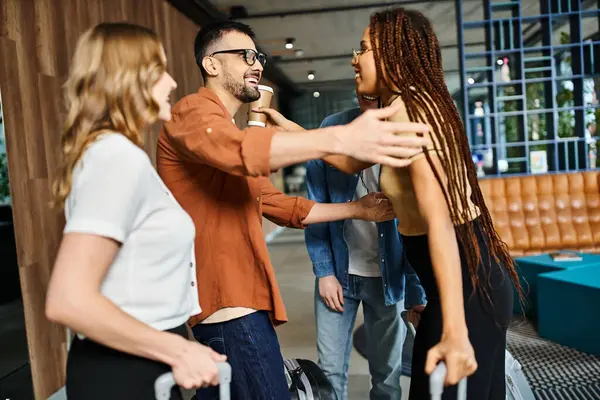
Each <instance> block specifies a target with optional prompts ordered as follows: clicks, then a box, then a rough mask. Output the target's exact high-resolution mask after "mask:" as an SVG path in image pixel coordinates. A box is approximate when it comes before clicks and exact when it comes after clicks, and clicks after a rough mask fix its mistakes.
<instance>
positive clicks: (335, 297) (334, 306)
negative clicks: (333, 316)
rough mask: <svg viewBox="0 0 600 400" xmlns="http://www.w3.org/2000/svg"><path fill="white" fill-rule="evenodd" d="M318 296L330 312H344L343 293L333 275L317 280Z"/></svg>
mask: <svg viewBox="0 0 600 400" xmlns="http://www.w3.org/2000/svg"><path fill="white" fill-rule="evenodd" d="M319 296H321V298H322V299H323V301H324V302H325V304H326V305H327V307H329V308H330V309H331V310H333V311H339V312H344V293H343V290H342V285H340V283H339V282H338V280H337V278H336V277H335V275H330V276H325V277H323V278H319Z"/></svg>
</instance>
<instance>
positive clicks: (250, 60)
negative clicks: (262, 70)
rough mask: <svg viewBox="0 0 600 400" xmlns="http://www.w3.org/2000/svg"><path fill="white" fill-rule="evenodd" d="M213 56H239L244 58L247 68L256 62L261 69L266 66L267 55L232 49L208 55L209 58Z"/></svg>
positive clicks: (254, 51)
mask: <svg viewBox="0 0 600 400" xmlns="http://www.w3.org/2000/svg"><path fill="white" fill-rule="evenodd" d="M215 54H239V55H241V56H244V61H246V64H248V65H249V66H253V65H254V64H255V63H256V60H258V62H259V63H260V65H262V66H263V67H264V66H265V65H267V55H266V54H264V53H260V52H258V51H256V50H253V49H233V50H221V51H215V52H214V53H212V54H211V55H209V57H212V56H214V55H215Z"/></svg>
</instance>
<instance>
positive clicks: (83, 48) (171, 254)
mask: <svg viewBox="0 0 600 400" xmlns="http://www.w3.org/2000/svg"><path fill="white" fill-rule="evenodd" d="M176 87H177V85H176V83H175V81H174V80H173V78H171V76H170V75H169V74H168V73H167V60H166V57H165V52H164V49H163V46H162V44H161V43H160V41H159V39H158V37H157V36H156V34H155V33H154V32H153V31H151V30H149V29H147V28H144V27H141V26H138V25H132V24H126V23H103V24H99V25H97V26H95V27H93V28H91V29H90V30H88V31H87V32H85V33H84V34H83V35H82V36H81V38H80V39H79V41H78V42H77V46H76V48H75V54H74V56H73V61H72V64H71V71H70V75H69V78H68V80H67V82H66V84H65V94H66V100H67V109H68V114H67V119H66V122H65V127H64V130H63V133H62V140H61V144H62V168H61V169H60V171H59V173H58V175H57V178H58V179H57V181H56V184H55V187H54V189H55V190H54V193H55V200H56V203H57V205H58V206H60V207H61V208H62V207H63V206H64V208H65V214H66V222H67V223H66V226H65V228H64V235H63V238H62V241H61V244H60V248H59V250H58V255H57V257H56V262H55V264H54V269H53V270H52V277H51V279H50V285H49V287H48V294H47V300H46V316H47V317H48V318H49V319H50V320H52V321H54V322H57V323H60V324H63V325H66V326H68V327H69V328H71V329H72V330H73V331H75V332H77V336H76V337H75V338H74V340H73V342H72V345H71V348H70V351H69V358H68V361H67V396H68V398H69V400H77V399H85V400H96V399H97V400H107V399H111V400H120V399H123V400H125V399H154V398H155V394H154V380H155V379H156V378H157V377H158V376H159V375H160V374H162V373H164V372H167V371H171V370H172V371H173V374H174V376H175V380H176V382H177V383H178V384H179V385H181V386H183V387H186V388H188V389H189V388H196V387H201V386H207V385H214V384H216V383H217V382H218V371H217V366H216V362H219V361H223V360H224V359H225V357H224V356H222V355H220V354H217V353H215V352H214V351H213V350H211V349H210V348H209V347H207V346H203V345H201V344H199V343H197V342H195V341H190V340H187V329H186V326H185V324H186V322H187V320H188V318H189V317H190V316H191V315H194V314H197V313H198V312H200V310H199V308H198V293H197V291H196V288H195V287H194V286H195V283H196V282H195V264H194V261H193V260H194V255H193V243H194V232H195V231H194V224H193V223H192V220H191V218H190V217H189V216H188V215H187V214H186V213H185V211H183V209H182V208H181V207H180V206H179V204H177V202H176V201H175V200H174V199H173V198H172V196H171V195H170V193H169V191H168V190H167V189H166V187H165V185H164V184H163V182H162V181H161V179H160V178H159V177H158V174H157V173H156V171H155V170H154V167H153V166H152V163H151V161H150V159H149V158H148V155H147V154H146V152H145V151H144V150H143V148H142V144H143V139H144V132H145V131H146V130H147V128H148V127H149V126H150V124H152V123H153V122H155V121H157V120H163V121H168V120H169V119H171V107H170V104H169V94H170V93H171V91H172V90H173V89H175V88H176ZM171 398H173V399H181V398H182V396H181V393H180V392H179V390H178V389H174V390H173V393H172V396H171Z"/></svg>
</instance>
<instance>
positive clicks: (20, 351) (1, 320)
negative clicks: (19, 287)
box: [0, 300, 33, 400]
mask: <svg viewBox="0 0 600 400" xmlns="http://www.w3.org/2000/svg"><path fill="white" fill-rule="evenodd" d="M0 399H2V400H4V399H10V400H28V399H33V388H32V386H31V370H30V368H29V356H28V354H27V337H26V333H25V320H24V316H23V305H22V303H21V301H20V300H17V301H12V302H10V303H6V304H2V305H0Z"/></svg>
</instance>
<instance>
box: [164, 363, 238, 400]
mask: <svg viewBox="0 0 600 400" xmlns="http://www.w3.org/2000/svg"><path fill="white" fill-rule="evenodd" d="M217 368H218V369H219V395H220V398H221V400H229V399H230V398H231V393H230V388H229V384H230V383H231V365H229V363H228V362H226V361H225V362H218V363H217ZM173 386H175V377H174V376H173V373H172V372H167V373H165V374H162V375H161V376H159V377H158V378H157V379H156V381H155V382H154V393H155V394H156V400H169V399H170V398H171V389H172V388H173Z"/></svg>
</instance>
